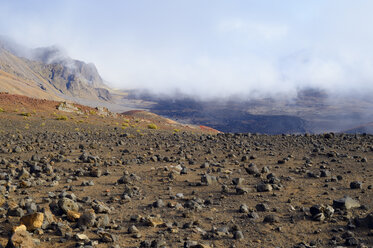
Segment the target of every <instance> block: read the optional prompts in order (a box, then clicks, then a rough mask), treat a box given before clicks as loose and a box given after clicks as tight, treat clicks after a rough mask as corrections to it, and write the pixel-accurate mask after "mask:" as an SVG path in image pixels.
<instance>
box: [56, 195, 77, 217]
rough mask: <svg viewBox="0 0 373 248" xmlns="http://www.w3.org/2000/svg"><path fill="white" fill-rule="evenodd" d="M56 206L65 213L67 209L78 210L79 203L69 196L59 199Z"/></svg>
mask: <svg viewBox="0 0 373 248" xmlns="http://www.w3.org/2000/svg"><path fill="white" fill-rule="evenodd" d="M58 206H59V207H60V208H61V210H62V211H64V212H65V213H67V212H69V211H75V212H78V211H79V205H78V204H77V203H76V202H74V201H73V200H71V199H69V198H62V199H61V200H59V201H58Z"/></svg>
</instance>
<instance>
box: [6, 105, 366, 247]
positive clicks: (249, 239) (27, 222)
mask: <svg viewBox="0 0 373 248" xmlns="http://www.w3.org/2000/svg"><path fill="white" fill-rule="evenodd" d="M0 104H3V105H2V106H1V105H0V108H1V109H3V110H4V111H3V112H1V113H0V243H1V244H2V245H3V246H6V247H283V248H285V247H345V246H346V247H347V246H353V247H373V214H372V207H373V200H372V199H373V188H372V187H373V163H372V161H373V136H371V135H352V134H348V135H347V134H324V135H277V136H267V135H255V134H222V133H219V134H216V133H215V134H207V133H203V132H202V131H201V130H199V131H198V132H197V131H196V130H191V129H185V130H175V129H170V128H168V129H167V128H164V129H162V128H158V129H154V128H151V127H149V124H148V123H147V122H142V121H141V120H135V119H130V118H129V117H124V116H119V117H116V118H114V117H113V116H105V117H102V116H97V115H95V114H94V113H91V115H86V114H84V115H78V114H76V113H68V114H66V118H62V116H65V114H64V115H62V114H61V113H60V112H59V111H57V110H56V112H53V113H51V112H50V111H51V109H50V108H54V109H56V104H54V103H53V104H52V103H48V104H50V106H49V105H48V106H49V107H45V106H44V105H40V106H39V107H37V108H35V109H34V111H31V110H30V108H32V106H33V105H32V104H27V103H25V102H23V101H13V102H12V103H11V102H9V103H8V104H7V105H5V102H4V101H1V99H0ZM43 106H44V107H43ZM21 108H22V109H21ZM86 113H87V112H86ZM118 123H119V124H118ZM125 123H127V124H125ZM141 123H145V124H141ZM158 126H161V125H160V124H159V123H158ZM209 131H211V130H209ZM22 244H23V246H22Z"/></svg>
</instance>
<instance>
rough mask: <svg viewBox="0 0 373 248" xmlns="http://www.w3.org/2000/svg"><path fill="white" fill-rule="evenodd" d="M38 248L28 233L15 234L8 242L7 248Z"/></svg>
mask: <svg viewBox="0 0 373 248" xmlns="http://www.w3.org/2000/svg"><path fill="white" fill-rule="evenodd" d="M33 247H36V244H35V242H34V240H33V239H32V237H31V235H30V233H28V232H27V231H23V230H22V231H18V232H15V233H14V234H13V235H12V236H11V237H10V238H9V241H8V244H7V245H6V247H5V248H33Z"/></svg>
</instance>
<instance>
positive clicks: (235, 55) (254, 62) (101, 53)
mask: <svg viewBox="0 0 373 248" xmlns="http://www.w3.org/2000/svg"><path fill="white" fill-rule="evenodd" d="M207 2H208V3H207ZM207 2H206V3H200V1H187V2H180V3H176V2H173V1H164V2H162V3H157V4H155V3H152V1H143V3H146V7H142V5H141V4H140V3H124V2H123V1H115V0H112V1H108V2H107V3H106V2H105V4H103V3H101V2H100V1H89V3H88V1H87V2H85V1H81V2H77V1H55V2H54V1H53V2H52V3H50V2H47V1H40V0H39V1H36V3H31V2H27V1H25V2H24V3H4V4H3V5H4V10H6V11H5V12H4V11H3V13H2V15H1V16H0V23H1V24H0V32H1V33H2V34H4V35H8V36H10V37H12V38H14V39H15V40H16V41H18V42H20V43H21V44H24V45H26V46H31V47H37V46H46V45H54V44H57V45H59V46H61V47H64V48H65V49H66V51H67V52H68V53H69V55H70V56H72V57H73V58H76V59H81V60H85V61H87V62H93V63H95V64H96V66H97V67H98V70H99V72H100V73H101V75H102V76H103V78H104V79H105V80H107V81H108V82H109V84H110V85H111V86H113V87H116V88H122V89H147V90H150V91H153V92H155V93H169V94H172V93H174V92H176V91H178V92H183V93H184V94H189V95H193V96H199V97H206V98H216V97H222V98H224V97H229V96H231V95H245V96H253V97H256V96H263V95H276V94H285V95H286V94H287V95H290V96H291V95H294V94H296V92H297V91H298V90H299V89H301V88H310V87H311V88H320V89H324V90H327V91H328V92H332V93H336V94H337V93H338V94H345V93H351V92H353V93H354V94H355V93H356V94H357V93H359V94H360V93H361V94H363V93H367V92H373V83H372V82H373V70H372V69H371V68H372V66H373V50H372V49H371V44H373V32H372V31H371V29H370V27H369V25H370V23H372V22H373V16H372V15H371V13H370V11H369V10H371V9H372V7H373V3H370V2H368V1H357V2H356V1H355V2H354V3H353V4H351V2H350V1H334V0H329V1H313V2H312V3H294V1H281V4H279V3H276V1H263V2H262V3H257V1H232V3H229V4H228V3H227V2H223V1H207ZM264 2H266V3H264ZM39 12H41V13H43V15H40V14H39ZM97 18H98V19H97Z"/></svg>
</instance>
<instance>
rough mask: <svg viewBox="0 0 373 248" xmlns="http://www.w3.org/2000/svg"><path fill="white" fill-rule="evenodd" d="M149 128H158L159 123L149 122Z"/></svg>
mask: <svg viewBox="0 0 373 248" xmlns="http://www.w3.org/2000/svg"><path fill="white" fill-rule="evenodd" d="M148 128H149V129H158V127H157V125H155V124H154V123H151V124H149V125H148Z"/></svg>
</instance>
